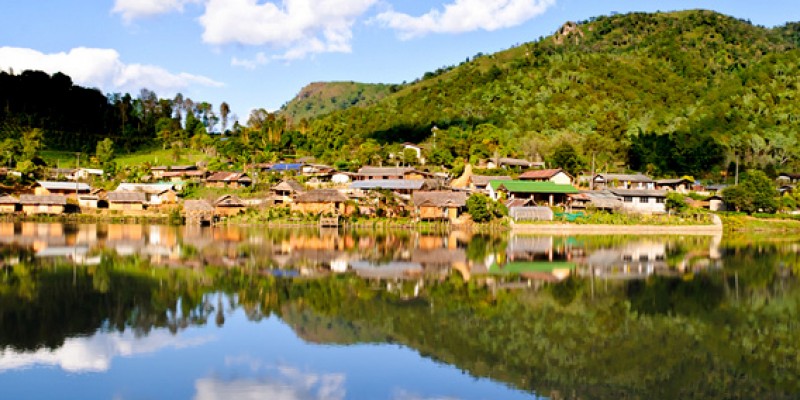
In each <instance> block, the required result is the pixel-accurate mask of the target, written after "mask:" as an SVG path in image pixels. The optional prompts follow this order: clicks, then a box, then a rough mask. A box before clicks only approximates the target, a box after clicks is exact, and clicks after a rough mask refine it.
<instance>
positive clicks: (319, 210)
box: [292, 189, 347, 214]
mask: <svg viewBox="0 0 800 400" xmlns="http://www.w3.org/2000/svg"><path fill="white" fill-rule="evenodd" d="M346 202H347V197H345V196H344V195H343V194H341V193H340V192H339V191H338V190H336V189H316V190H309V191H307V192H304V193H300V194H298V195H297V197H296V198H295V199H294V203H292V211H299V212H302V213H306V214H346V211H347V210H346V209H345V203H346Z"/></svg>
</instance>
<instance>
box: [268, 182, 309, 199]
mask: <svg viewBox="0 0 800 400" xmlns="http://www.w3.org/2000/svg"><path fill="white" fill-rule="evenodd" d="M271 190H272V193H273V194H274V196H275V203H276V204H291V203H292V202H293V201H294V198H295V196H297V195H298V194H300V193H303V192H305V191H306V188H305V186H303V185H302V184H300V183H299V182H297V181H295V180H292V179H286V180H284V181H282V182H281V183H279V184H277V185H275V186H273V187H272V189H271Z"/></svg>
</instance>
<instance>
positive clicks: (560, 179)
mask: <svg viewBox="0 0 800 400" xmlns="http://www.w3.org/2000/svg"><path fill="white" fill-rule="evenodd" d="M574 179H575V178H573V177H572V175H570V174H569V173H568V172H567V171H564V170H563V169H561V168H552V169H536V170H532V171H526V172H524V173H522V175H520V176H519V180H522V181H534V182H553V183H556V184H559V185H572V181H573V180H574Z"/></svg>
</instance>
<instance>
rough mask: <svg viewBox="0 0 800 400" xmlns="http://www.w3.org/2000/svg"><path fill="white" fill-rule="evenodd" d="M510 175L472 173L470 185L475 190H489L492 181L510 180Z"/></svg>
mask: <svg viewBox="0 0 800 400" xmlns="http://www.w3.org/2000/svg"><path fill="white" fill-rule="evenodd" d="M510 180H511V177H510V176H508V175H491V176H490V175H470V177H469V183H468V187H469V188H470V189H472V190H475V191H480V192H488V187H489V182H490V181H510Z"/></svg>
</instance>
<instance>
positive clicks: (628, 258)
mask: <svg viewBox="0 0 800 400" xmlns="http://www.w3.org/2000/svg"><path fill="white" fill-rule="evenodd" d="M622 260H623V261H633V256H632V255H630V254H625V255H623V256H622Z"/></svg>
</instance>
